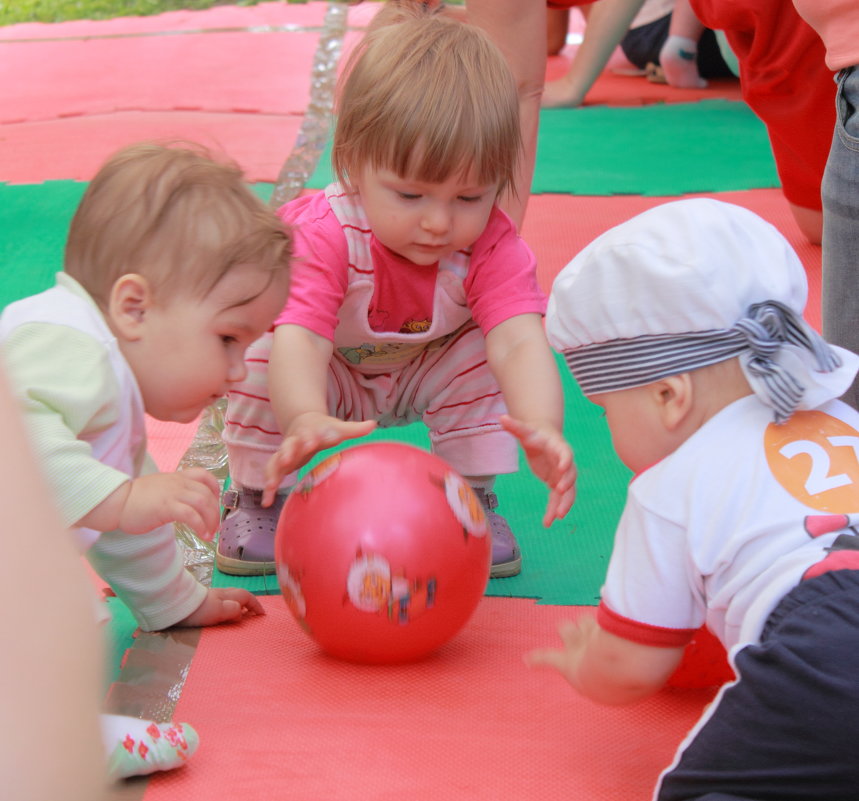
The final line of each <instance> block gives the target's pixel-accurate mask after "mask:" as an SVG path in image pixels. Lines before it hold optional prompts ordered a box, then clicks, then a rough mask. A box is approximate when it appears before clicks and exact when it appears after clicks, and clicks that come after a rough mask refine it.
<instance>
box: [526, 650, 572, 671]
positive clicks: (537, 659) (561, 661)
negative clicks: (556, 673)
mask: <svg viewBox="0 0 859 801" xmlns="http://www.w3.org/2000/svg"><path fill="white" fill-rule="evenodd" d="M525 664H526V665H527V666H528V667H530V668H554V669H555V670H560V671H561V672H563V670H564V667H565V666H566V654H565V653H564V652H563V651H560V650H558V649H557V648H535V649H534V650H533V651H529V652H528V653H526V654H525Z"/></svg>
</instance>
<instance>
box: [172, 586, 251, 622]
mask: <svg viewBox="0 0 859 801" xmlns="http://www.w3.org/2000/svg"><path fill="white" fill-rule="evenodd" d="M264 614H265V609H263V606H262V604H261V603H260V602H259V598H257V597H256V596H255V595H253V594H251V593H250V592H248V591H247V590H241V589H239V588H237V587H211V588H210V589H209V591H208V592H207V593H206V597H205V599H204V600H203V603H201V604H200V605H199V606H198V607H197V608H196V609H195V610H194V611H193V612H192V613H191V614H190V615H188V617H186V618H185V619H184V620H180V621H179V622H178V623H176V625H177V626H181V627H196V626H217V625H218V624H219V623H231V622H232V621H234V620H241V619H242V618H243V617H247V616H251V615H264Z"/></svg>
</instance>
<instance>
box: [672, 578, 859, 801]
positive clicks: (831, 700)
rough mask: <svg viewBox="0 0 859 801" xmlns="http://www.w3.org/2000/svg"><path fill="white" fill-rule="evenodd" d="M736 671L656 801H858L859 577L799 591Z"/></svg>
mask: <svg viewBox="0 0 859 801" xmlns="http://www.w3.org/2000/svg"><path fill="white" fill-rule="evenodd" d="M735 661H736V667H737V672H738V675H739V677H740V678H739V681H738V682H737V683H736V684H734V685H732V686H730V687H729V688H728V689H727V690H726V691H725V692H724V693H723V694H722V696H721V698H720V700H719V702H718V706H717V707H716V708H715V710H714V711H713V713H712V715H711V717H710V718H709V720H708V721H707V722H706V723H705V724H704V726H703V727H702V728H701V730H700V731H699V732H698V734H697V736H696V737H695V738H694V739H693V740H692V741H691V742H690V743H689V745H688V746H687V747H686V749H685V750H684V751H683V753H682V755H681V757H680V761H679V763H678V764H677V766H676V767H675V768H674V769H673V770H671V771H670V772H669V773H667V774H666V775H665V776H664V777H663V780H662V785H661V787H660V791H659V794H658V796H657V798H658V799H659V801H680V799H700V800H701V801H703V800H704V799H706V800H707V801H729V800H730V801H738V800H739V799H744V800H745V801H751V800H752V799H753V800H754V801H812V799H813V801H824V800H828V801H847V800H848V799H859V570H835V571H832V572H829V573H824V574H823V575H821V576H818V577H817V578H813V579H810V580H808V581H804V582H802V583H801V584H799V585H797V587H795V588H794V589H793V590H792V591H791V592H790V593H788V595H786V596H785V597H784V599H783V600H782V601H781V603H780V604H779V605H778V606H777V607H776V609H775V611H774V612H773V613H772V615H771V616H770V618H769V620H768V621H767V624H766V626H765V627H764V631H763V634H762V636H761V642H760V644H758V645H751V646H748V647H746V648H744V649H743V650H742V651H740V652H739V653H738V654H737V657H736V660H735Z"/></svg>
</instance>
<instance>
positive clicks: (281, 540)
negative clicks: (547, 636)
mask: <svg viewBox="0 0 859 801" xmlns="http://www.w3.org/2000/svg"><path fill="white" fill-rule="evenodd" d="M275 560H276V562H277V576H278V582H279V584H280V588H281V591H282V593H283V596H284V599H285V600H286V603H287V605H288V607H289V609H290V610H291V611H292V613H293V615H294V617H295V618H296V620H297V621H298V622H299V623H300V625H301V626H302V627H303V628H304V629H305V630H306V631H307V632H308V633H309V634H310V636H311V637H313V639H314V640H316V642H317V643H318V644H319V645H320V647H321V648H322V649H323V650H324V651H325V652H326V653H328V654H330V655H331V656H335V657H339V658H341V659H346V660H349V661H353V662H365V663H393V662H405V661H410V660H414V659H418V658H420V657H422V656H425V655H426V654H428V653H430V652H432V651H434V650H435V649H437V648H438V647H439V646H441V645H443V644H444V643H445V642H447V641H448V640H449V639H450V638H451V637H453V636H454V635H455V634H456V633H457V632H458V631H459V630H460V629H461V628H462V627H463V626H464V625H465V623H466V622H467V621H468V619H469V618H470V617H471V614H472V613H473V612H474V610H475V608H476V607H477V604H478V603H479V601H480V599H481V597H482V596H483V593H484V591H485V589H486V583H487V581H488V578H489V565H490V560H491V538H490V534H489V529H488V524H487V521H486V516H485V514H484V512H483V508H482V507H481V505H480V502H479V501H478V499H477V496H476V495H475V494H474V492H473V491H472V490H471V488H470V487H469V486H468V484H466V483H465V481H464V480H463V478H462V477H461V476H460V475H459V474H458V473H457V472H455V471H454V470H453V469H452V468H451V467H450V465H448V464H447V463H446V462H445V461H443V460H442V459H440V458H438V457H437V456H434V455H432V454H431V453H428V452H427V451H424V450H421V449H420V448H415V447H412V446H410V445H404V444H401V443H395V442H377V443H370V444H364V445H358V446H354V447H352V448H348V449H346V450H343V451H341V452H339V453H336V454H334V455H333V456H331V457H329V458H328V459H326V460H325V461H323V462H321V463H320V464H319V465H318V466H317V467H315V468H314V469H313V470H312V471H310V472H309V473H308V474H307V475H306V476H305V477H304V478H303V479H302V480H301V481H300V482H299V484H298V485H297V486H296V487H295V489H294V490H293V491H292V493H291V494H290V496H289V498H288V499H287V502H286V504H285V505H284V508H283V512H282V513H281V516H280V521H279V523H278V529H277V536H276V540H275Z"/></svg>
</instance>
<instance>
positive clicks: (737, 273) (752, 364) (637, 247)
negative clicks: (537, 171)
mask: <svg viewBox="0 0 859 801" xmlns="http://www.w3.org/2000/svg"><path fill="white" fill-rule="evenodd" d="M807 293H808V284H807V280H806V276H805V269H804V267H803V265H802V263H801V262H800V260H799V258H798V257H797V255H796V253H795V252H794V251H793V249H792V248H791V246H790V245H789V244H788V242H787V240H786V239H785V238H784V237H783V236H782V235H781V234H780V233H779V231H778V230H777V229H776V228H774V227H773V226H772V225H770V224H769V223H768V222H766V221H764V220H762V219H761V218H760V217H758V216H757V215H756V214H754V213H752V212H750V211H748V210H747V209H744V208H742V207H740V206H735V205H732V204H730V203H723V202H721V201H718V200H712V199H709V198H696V199H687V200H679V201H675V202H672V203H666V204H664V205H661V206H657V207H655V208H653V209H650V210H649V211H646V212H644V213H643V214H639V215H638V216H636V217H633V218H632V219H631V220H629V221H627V222H625V223H622V224H620V225H618V226H616V227H615V228H612V229H611V230H609V231H607V232H606V233H604V234H603V235H602V236H599V237H597V239H595V240H594V241H593V242H591V244H589V245H588V246H587V247H586V248H584V250H582V251H581V252H580V253H579V254H578V255H577V256H576V257H575V258H574V259H573V260H572V261H571V262H570V263H569V264H568V265H567V266H566V267H565V268H564V269H563V270H562V271H561V272H560V274H559V275H558V277H557V278H556V280H555V282H554V285H553V287H552V292H551V295H550V297H549V305H548V310H547V313H546V333H547V335H548V338H549V341H550V343H551V344H552V346H553V347H554V348H555V349H557V350H558V351H560V352H561V353H563V354H564V355H565V356H566V358H567V363H568V364H569V365H570V369H571V371H572V372H573V375H574V376H575V378H576V379H577V380H578V381H579V383H580V384H581V386H582V389H583V391H584V392H585V393H586V394H594V393H597V392H607V391H612V390H617V389H625V388H629V387H633V386H641V385H644V384H648V383H650V382H652V381H655V380H658V379H659V378H664V377H665V376H668V375H674V374H677V373H681V372H687V371H689V370H693V369H697V368H700V367H704V366H706V365H708V364H715V363H716V362H719V361H724V360H725V359H730V358H733V357H735V356H740V357H741V360H740V361H741V364H742V365H743V369H744V371H745V373H746V377H747V378H748V379H749V381H750V383H751V384H752V388H753V389H754V391H755V392H756V394H758V396H759V397H761V399H762V400H764V401H765V402H766V403H768V404H769V405H771V406H773V407H774V408H775V409H776V417H777V419H786V417H788V416H789V415H790V413H791V412H792V411H793V409H795V408H813V407H814V406H817V405H819V404H820V403H822V402H824V401H825V400H828V399H830V398H833V397H838V395H840V394H842V393H843V392H844V391H845V390H846V389H847V387H848V386H849V385H850V383H851V382H852V380H853V376H854V375H855V374H856V371H857V369H859V359H857V357H855V356H854V355H853V354H851V353H849V352H847V351H844V350H843V349H841V348H834V347H832V346H829V345H827V344H826V343H825V342H823V340H822V339H821V338H820V337H819V335H817V334H816V332H814V331H813V330H812V329H811V328H810V326H808V325H807V324H806V323H805V322H803V321H802V319H801V315H802V312H803V310H804V308H805V303H806V299H807ZM764 374H765V375H766V377H764ZM774 376H775V378H774ZM774 396H775V397H774Z"/></svg>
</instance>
